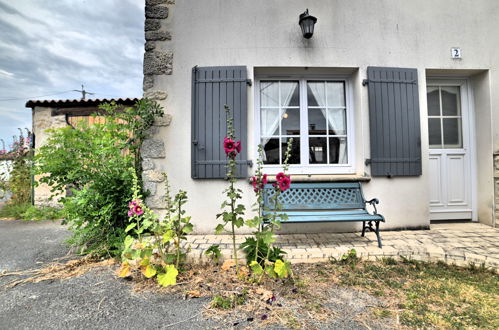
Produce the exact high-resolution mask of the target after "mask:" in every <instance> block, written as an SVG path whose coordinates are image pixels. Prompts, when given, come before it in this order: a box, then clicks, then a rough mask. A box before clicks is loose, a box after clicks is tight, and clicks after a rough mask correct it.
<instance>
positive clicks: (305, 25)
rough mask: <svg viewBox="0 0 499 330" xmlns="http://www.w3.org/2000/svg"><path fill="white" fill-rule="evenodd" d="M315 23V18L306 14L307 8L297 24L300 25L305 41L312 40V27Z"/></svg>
mask: <svg viewBox="0 0 499 330" xmlns="http://www.w3.org/2000/svg"><path fill="white" fill-rule="evenodd" d="M315 23H317V17H314V16H312V15H309V14H308V8H307V10H305V12H304V13H303V14H301V15H300V20H299V21H298V24H300V27H301V32H302V33H303V37H304V38H305V39H310V38H312V35H313V34H314V25H315Z"/></svg>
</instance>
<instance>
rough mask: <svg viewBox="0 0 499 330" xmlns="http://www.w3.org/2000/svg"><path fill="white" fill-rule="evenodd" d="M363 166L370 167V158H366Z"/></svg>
mask: <svg viewBox="0 0 499 330" xmlns="http://www.w3.org/2000/svg"><path fill="white" fill-rule="evenodd" d="M364 164H366V166H367V165H371V158H366V160H365V161H364Z"/></svg>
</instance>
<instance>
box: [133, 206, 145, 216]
mask: <svg viewBox="0 0 499 330" xmlns="http://www.w3.org/2000/svg"><path fill="white" fill-rule="evenodd" d="M132 210H133V213H135V214H137V215H142V214H143V213H144V210H143V209H142V206H140V205H135V206H134V207H133V209H132Z"/></svg>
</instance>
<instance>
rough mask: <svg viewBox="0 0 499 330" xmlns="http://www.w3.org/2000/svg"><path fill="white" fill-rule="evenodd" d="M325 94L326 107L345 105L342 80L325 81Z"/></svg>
mask: <svg viewBox="0 0 499 330" xmlns="http://www.w3.org/2000/svg"><path fill="white" fill-rule="evenodd" d="M326 95H327V106H328V107H344V106H345V87H344V84H343V83H342V82H328V83H326Z"/></svg>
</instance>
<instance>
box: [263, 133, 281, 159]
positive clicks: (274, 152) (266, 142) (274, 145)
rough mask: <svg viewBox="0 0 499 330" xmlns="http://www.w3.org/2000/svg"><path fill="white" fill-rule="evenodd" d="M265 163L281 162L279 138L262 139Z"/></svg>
mask: <svg viewBox="0 0 499 330" xmlns="http://www.w3.org/2000/svg"><path fill="white" fill-rule="evenodd" d="M262 145H263V158H264V159H263V163H264V164H279V158H280V156H279V138H272V139H265V138H264V139H262Z"/></svg>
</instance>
